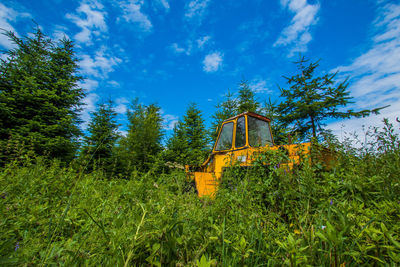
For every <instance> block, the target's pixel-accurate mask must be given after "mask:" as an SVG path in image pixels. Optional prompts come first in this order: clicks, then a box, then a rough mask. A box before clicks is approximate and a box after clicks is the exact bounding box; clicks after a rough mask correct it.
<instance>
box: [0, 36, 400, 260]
mask: <svg viewBox="0 0 400 267" xmlns="http://www.w3.org/2000/svg"><path fill="white" fill-rule="evenodd" d="M7 35H8V36H9V37H10V38H11V39H12V40H13V41H14V43H15V48H14V49H13V50H11V51H8V52H7V53H6V54H7V56H8V57H3V59H1V66H0V72H1V74H2V75H1V77H0V79H1V80H0V126H1V127H0V212H1V213H0V214H1V216H0V233H1V235H0V265H1V266H4V265H22V266H32V265H35V266H36V265H40V266H43V265H64V266H81V265H88V266H103V265H104V266H128V265H134V266H141V265H148V266H153V265H154V266H161V265H163V266H217V265H218V266H237V265H239V266H245V265H247V266H260V265H270V266H271V265H272V266H273V265H282V264H285V265H290V266H296V265H301V266H304V265H309V266H355V265H360V264H361V265H366V266H370V265H382V266H397V265H399V264H400V243H399V241H398V240H399V239H400V213H399V208H400V197H399V196H400V181H399V169H400V141H399V136H398V135H397V134H396V131H395V128H397V127H398V125H396V126H395V127H394V126H393V125H391V124H390V123H389V122H388V121H387V120H385V127H384V128H383V129H372V130H371V131H370V132H368V133H367V135H366V138H365V139H363V140H366V141H364V142H358V143H357V142H356V143H354V141H352V139H349V140H346V141H345V142H343V143H340V142H338V141H337V140H336V141H335V140H334V138H333V136H332V135H328V137H330V139H329V140H330V141H329V142H327V143H326V144H324V145H325V146H329V148H330V149H331V150H332V151H335V153H336V156H337V161H336V162H335V163H334V164H333V165H332V168H331V169H329V170H328V169H326V168H325V167H324V166H323V164H322V163H319V162H318V161H317V160H316V159H317V158H318V157H315V158H313V160H312V162H313V164H312V165H311V164H308V163H307V164H306V163H304V165H301V166H297V167H296V168H295V169H294V170H293V171H288V170H285V169H284V168H279V167H280V166H281V163H282V162H285V161H287V155H285V154H284V152H281V151H280V150H279V151H277V152H268V153H266V154H262V155H260V158H259V159H258V160H256V161H255V162H254V166H251V168H247V169H245V170H243V169H242V168H240V167H239V166H236V165H235V164H234V165H233V166H231V167H230V168H228V169H226V170H225V172H224V175H223V178H222V185H221V187H220V189H219V191H218V193H217V195H216V197H215V199H207V198H202V199H200V198H198V197H197V195H196V194H195V192H194V189H193V188H191V186H190V185H191V184H190V181H188V180H187V178H186V176H185V174H184V172H183V171H181V170H179V169H174V168H169V167H168V166H167V165H169V166H171V165H172V166H175V167H176V166H178V165H180V164H198V163H201V162H202V160H203V157H204V156H205V155H206V154H207V149H209V146H208V144H207V143H208V142H207V132H206V130H205V125H204V119H203V118H202V115H201V111H200V110H199V109H198V108H197V106H196V105H195V104H191V105H189V107H188V108H187V111H186V114H185V115H184V116H183V119H182V120H181V121H180V122H179V123H178V124H177V125H176V127H175V129H174V134H173V135H172V137H171V138H170V139H169V141H167V142H166V144H167V145H166V147H164V146H163V145H162V140H163V137H164V130H163V126H162V125H163V121H162V116H161V108H160V107H159V106H158V105H157V104H149V105H146V104H143V103H140V102H139V100H138V99H135V100H133V102H132V105H131V106H130V108H129V110H128V112H127V117H128V125H127V126H128V132H127V135H126V136H122V137H121V136H120V135H119V134H118V132H117V129H118V124H117V121H116V113H115V111H114V110H113V104H112V102H109V103H106V104H101V105H99V106H98V108H97V110H96V111H95V112H93V113H92V119H91V121H90V122H89V128H88V136H86V137H84V138H81V132H80V130H79V118H78V111H79V110H80V106H81V105H82V102H81V100H82V97H84V94H83V89H81V88H79V87H78V86H77V85H78V82H79V81H80V80H81V77H80V76H79V75H77V68H78V66H77V64H76V62H77V59H76V58H75V56H74V51H73V44H72V43H71V42H70V41H68V40H61V41H60V42H59V43H54V42H53V41H51V40H50V39H49V38H47V37H46V36H44V35H43V34H42V33H41V32H40V30H39V29H37V30H36V32H35V33H34V34H33V35H32V37H25V38H19V37H16V36H15V35H13V34H12V33H7ZM315 67H316V66H315V65H310V66H309V67H308V68H310V69H309V71H308V72H309V73H308V74H307V73H306V74H305V75H306V76H305V77H306V81H307V80H312V73H313V71H314V69H315ZM303 70H304V71H306V72H307V68H303ZM294 77H295V78H292V81H293V82H295V84H296V85H295V86H294V87H292V89H293V90H294V91H295V92H298V91H299V90H300V91H301V90H302V89H307V88H302V87H301V86H300V85H299V83H300V82H304V77H300V76H299V75H297V76H294ZM332 78H333V76H330V75H328V76H325V78H318V81H321V79H322V80H323V81H325V82H326V85H327V86H328V85H331V84H332V83H333V82H332V81H331V79H332ZM312 84H314V82H312ZM305 87H306V85H305ZM328 87H329V86H328ZM345 87H346V86H345V85H341V86H340V88H338V90H339V89H340V90H339V91H338V93H339V94H338V96H339V97H341V98H343V101H344V102H340V103H339V104H343V103H344V104H343V105H346V104H347V103H348V102H346V101H347V100H349V98H348V93H347V92H346V91H345ZM308 89H310V90H311V91H310V92H314V91H315V90H314V89H315V88H312V86H311V87H310V88H308ZM322 89H324V88H319V90H322ZM329 90H331V89H329ZM329 90H328V91H329ZM332 90H333V89H332ZM333 91H334V90H333ZM288 92H289V91H286V93H285V94H283V97H289V94H288ZM293 97H294V96H293ZM289 98H290V97H289ZM294 98H296V97H294ZM292 100H293V99H292ZM311 100H312V101H314V100H315V99H314V98H312V99H311ZM296 101H297V100H296ZM296 101H295V102H296ZM300 102H301V101H300V100H299V101H297V102H296V103H300ZM293 103H294V102H293ZM314 104H315V103H314ZM330 104H332V103H330ZM339 104H338V103H333V104H332V105H331V106H330V107H329V108H330V109H329V110H328V111H329V112H330V113H329V112H328V113H329V114H328V113H326V112H325V113H319V115H318V116H317V117H315V118H314V119H316V120H315V121H314V122H318V123H317V124H319V126H320V125H322V123H321V120H322V119H323V118H324V116H328V117H329V116H333V115H335V114H333V113H332V112H336V107H337V106H338V105H339ZM339 106H340V105H339ZM279 108H282V106H280V107H279V106H277V105H276V104H274V103H271V102H269V103H267V104H266V105H265V107H262V105H261V104H260V103H259V102H257V100H256V99H255V96H254V93H253V92H252V91H251V89H250V87H249V86H248V85H247V83H246V82H242V83H241V84H240V85H239V91H238V96H237V97H235V96H234V95H233V94H230V93H228V95H227V97H226V100H225V101H223V102H222V103H221V104H220V105H218V106H217V111H216V113H215V115H214V116H213V120H214V122H213V129H212V133H211V134H209V136H211V137H212V138H211V139H212V140H215V135H216V133H215V132H214V130H215V128H216V127H218V126H219V123H220V122H221V121H223V120H225V119H227V118H228V117H231V116H233V115H237V113H239V112H242V111H246V110H248V111H255V112H261V113H264V114H268V115H269V116H271V117H272V118H275V119H277V120H278V124H276V125H277V126H278V127H277V128H276V130H274V133H276V134H277V136H279V140H280V141H282V142H284V140H285V139H286V138H287V134H288V131H287V130H286V127H287V126H288V125H286V126H285V125H284V124H285V123H288V124H291V123H294V122H293V120H286V121H285V120H284V119H283V117H282V116H285V112H284V111H282V110H281V112H279ZM332 110H333V111H332ZM378 110H379V109H377V110H373V111H372V112H376V111H378ZM314 111H315V110H314ZM314 111H310V109H306V111H305V112H304V110H301V111H298V110H297V111H296V110H292V111H291V113H290V116H291V117H287V119H288V118H289V119H290V118H294V116H295V115H299V114H300V113H301V116H300V118H305V119H304V120H305V124H307V125H308V126H307V127H308V128H304V127H303V130H304V131H303V132H301V131H298V134H299V136H300V137H301V138H302V137H303V135H304V134H305V133H306V132H309V131H310V129H313V131H312V132H313V133H314V134H315V133H316V130H315V127H314V128H313V127H311V128H310V127H309V126H310V125H309V124H310V123H309V122H307V120H308V119H310V118H311V117H309V115H310V113H312V112H314ZM363 112H364V113H365V115H366V114H369V113H371V111H363ZM292 113H293V114H292ZM321 114H322V115H321ZM286 115H287V114H286ZM336 115H337V114H336ZM336 115H335V116H336ZM351 115H354V114H351ZM335 116H333V117H335ZM346 116H347V115H346ZM346 116H345V117H346ZM339 117H340V116H339ZM297 119H298V118H297ZM284 122H285V123H284ZM311 124H312V123H311ZM292 126H293V125H292ZM294 126H295V125H294ZM314 126H315V125H314ZM300 130H301V129H300ZM318 130H319V129H318ZM332 138H333V139H332ZM314 141H318V140H314ZM80 143H82V144H80ZM79 145H81V146H80V148H79ZM171 161H172V162H171ZM304 162H309V161H307V160H305V161H304ZM168 163H170V164H168ZM171 163H172V164H171ZM175 163H178V164H175Z"/></svg>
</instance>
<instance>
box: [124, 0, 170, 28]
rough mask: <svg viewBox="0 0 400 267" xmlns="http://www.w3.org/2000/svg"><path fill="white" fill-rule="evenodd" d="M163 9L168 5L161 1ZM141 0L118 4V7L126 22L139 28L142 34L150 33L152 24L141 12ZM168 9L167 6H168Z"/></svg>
mask: <svg viewBox="0 0 400 267" xmlns="http://www.w3.org/2000/svg"><path fill="white" fill-rule="evenodd" d="M161 3H163V5H164V7H165V5H167V4H168V2H167V1H161ZM143 4H144V1H143V0H130V1H122V2H120V6H121V7H122V11H123V16H122V17H123V19H124V20H125V21H126V22H132V23H134V24H136V25H138V26H139V28H140V29H141V30H142V31H144V32H150V31H151V30H152V28H153V24H152V23H151V21H150V19H149V18H148V16H147V15H146V14H144V13H143V12H142V10H141V9H142V6H143ZM168 8H169V4H168Z"/></svg>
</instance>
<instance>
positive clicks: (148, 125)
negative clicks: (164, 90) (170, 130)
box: [120, 99, 164, 171]
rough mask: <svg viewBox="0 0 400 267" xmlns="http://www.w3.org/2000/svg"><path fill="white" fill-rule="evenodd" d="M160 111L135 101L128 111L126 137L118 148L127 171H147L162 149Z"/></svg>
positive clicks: (162, 133)
mask: <svg viewBox="0 0 400 267" xmlns="http://www.w3.org/2000/svg"><path fill="white" fill-rule="evenodd" d="M160 111H161V109H160V107H158V106H157V105H155V104H151V105H148V106H146V105H143V104H140V103H139V100H138V99H135V100H134V101H133V103H132V105H131V108H130V109H129V110H128V120H129V130H128V135H127V136H126V137H125V138H123V139H122V140H121V143H120V146H121V150H122V152H121V153H122V155H121V156H123V157H124V160H125V166H127V168H128V170H131V169H137V170H139V171H148V170H149V169H151V168H152V166H153V164H154V163H155V161H156V159H157V157H158V155H159V153H160V152H161V151H162V149H163V147H162V145H161V140H162V137H163V135H164V132H163V130H162V121H163V120H162V117H161V113H160Z"/></svg>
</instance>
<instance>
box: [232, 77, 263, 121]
mask: <svg viewBox="0 0 400 267" xmlns="http://www.w3.org/2000/svg"><path fill="white" fill-rule="evenodd" d="M238 93H239V97H238V101H237V113H238V114H240V113H243V112H246V111H252V112H257V111H258V108H259V106H260V104H259V103H258V102H257V101H256V99H255V95H254V92H253V91H252V90H251V89H250V86H249V85H248V83H247V81H245V80H242V81H241V82H240V84H239V92H238Z"/></svg>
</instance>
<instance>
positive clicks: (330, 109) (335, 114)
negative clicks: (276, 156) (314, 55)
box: [278, 57, 382, 139]
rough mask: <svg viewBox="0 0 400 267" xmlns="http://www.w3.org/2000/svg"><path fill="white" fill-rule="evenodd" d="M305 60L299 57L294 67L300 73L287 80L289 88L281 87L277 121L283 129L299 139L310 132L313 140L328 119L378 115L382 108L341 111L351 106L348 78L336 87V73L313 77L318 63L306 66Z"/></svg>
mask: <svg viewBox="0 0 400 267" xmlns="http://www.w3.org/2000/svg"><path fill="white" fill-rule="evenodd" d="M307 62H308V60H305V59H304V57H301V58H300V60H299V61H298V62H295V64H297V67H298V69H299V71H300V74H296V75H294V76H292V77H290V78H287V77H285V78H286V80H287V83H288V85H289V88H288V89H283V88H280V90H281V97H284V98H285V100H284V101H283V102H281V103H280V104H279V106H278V112H279V113H280V114H281V117H280V120H281V121H282V122H283V124H284V125H285V126H286V127H289V125H292V126H293V128H294V132H296V133H297V134H298V135H299V137H300V138H301V139H304V138H305V137H306V136H307V135H308V134H309V133H310V132H311V134H312V137H313V139H316V138H317V132H319V131H321V130H322V126H324V120H326V119H329V118H341V119H345V118H351V117H365V116H368V115H370V114H371V113H374V114H377V113H379V110H380V109H382V108H377V109H373V110H362V111H357V112H356V111H353V110H352V109H348V110H346V111H340V110H339V108H340V107H345V106H347V105H348V104H350V103H352V102H351V99H352V97H351V96H350V95H349V92H348V91H347V87H348V85H349V84H348V82H347V79H346V80H344V81H342V82H340V83H338V84H336V82H335V80H334V78H335V76H336V75H337V73H328V74H325V75H322V76H317V75H316V74H315V70H316V68H318V67H319V62H318V61H317V62H312V63H310V64H306V63H307Z"/></svg>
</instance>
